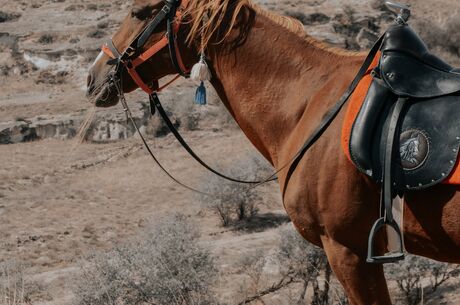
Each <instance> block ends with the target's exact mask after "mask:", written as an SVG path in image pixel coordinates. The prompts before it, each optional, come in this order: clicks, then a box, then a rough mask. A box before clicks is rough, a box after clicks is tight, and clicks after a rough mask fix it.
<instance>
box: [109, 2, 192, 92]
mask: <svg viewBox="0 0 460 305" xmlns="http://www.w3.org/2000/svg"><path fill="white" fill-rule="evenodd" d="M188 2H189V0H182V1H181V0H166V1H165V5H164V6H163V8H162V9H161V11H160V12H159V13H158V14H157V15H156V16H155V17H153V19H152V20H151V21H150V22H149V24H148V25H147V27H146V28H145V29H144V30H143V31H142V32H141V33H139V35H138V36H137V37H136V38H135V39H134V40H133V42H131V44H130V45H129V46H128V47H127V48H126V50H125V51H124V52H123V53H120V52H119V51H118V49H117V47H116V46H115V45H114V43H113V41H112V40H111V39H110V40H109V41H107V42H106V43H105V44H104V45H103V46H102V52H104V53H105V54H107V56H109V57H110V58H112V60H110V61H109V62H108V64H111V65H116V70H115V73H116V74H119V73H121V68H122V67H124V68H126V71H127V72H128V73H129V75H130V76H131V78H132V79H133V81H134V82H135V83H136V84H137V85H138V86H139V88H141V89H142V90H144V91H145V92H146V93H147V94H149V95H151V94H152V93H154V92H159V91H161V90H162V89H163V88H165V87H166V86H168V85H169V84H171V83H172V82H173V81H175V80H176V79H178V78H179V77H180V76H184V77H188V74H189V72H190V69H188V68H187V67H185V65H184V62H183V61H182V57H181V54H180V51H179V48H178V45H177V40H176V35H177V33H178V31H179V28H180V26H181V22H182V19H183V16H184V10H185V8H186V7H187V5H188ZM164 19H166V22H167V31H166V33H165V35H164V36H163V37H162V38H161V39H160V40H159V41H157V42H156V43H154V44H153V45H152V46H151V47H149V48H148V49H147V50H145V51H143V52H140V51H139V50H140V49H141V48H142V47H143V46H144V45H145V44H146V42H147V40H148V39H149V38H150V36H151V35H152V33H153V32H154V30H155V28H156V27H157V26H158V25H159V24H160V22H161V21H163V20H164ZM167 46H168V47H169V53H170V56H171V61H172V63H173V65H174V66H175V68H176V70H177V71H178V74H177V75H176V76H175V77H174V78H173V79H172V80H171V81H169V82H168V83H166V84H165V85H164V86H162V87H160V88H158V80H154V81H153V82H152V83H151V84H150V85H149V84H147V83H146V82H145V81H144V80H143V79H142V77H141V76H140V75H139V73H138V72H137V70H136V68H137V67H139V66H140V65H142V64H143V63H145V62H146V61H148V60H149V59H150V58H152V57H153V56H154V55H155V54H157V53H158V52H159V51H161V50H162V49H164V48H165V47H167ZM118 77H121V76H120V75H118Z"/></svg>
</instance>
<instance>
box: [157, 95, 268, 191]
mask: <svg viewBox="0 0 460 305" xmlns="http://www.w3.org/2000/svg"><path fill="white" fill-rule="evenodd" d="M150 103H151V104H153V105H154V106H155V108H156V109H157V110H158V113H159V114H160V116H161V117H162V119H163V120H164V122H165V123H166V125H167V126H168V128H169V130H170V131H171V132H172V133H173V135H174V136H175V137H176V139H177V140H178V141H179V143H180V144H181V145H182V147H183V148H184V149H185V150H186V151H187V152H188V153H189V154H190V156H192V157H193V158H194V159H195V160H196V161H197V162H198V163H200V164H201V165H202V166H203V167H205V168H206V169H207V170H209V171H210V172H212V173H214V174H216V175H217V176H219V177H221V178H224V179H226V180H229V181H233V182H237V183H244V184H260V183H262V182H269V181H274V180H276V177H272V178H271V179H267V180H262V181H247V180H241V179H236V178H232V177H229V176H227V175H224V174H222V173H220V172H218V171H217V170H215V169H213V168H212V167H210V166H209V165H208V164H206V163H205V162H204V161H203V160H202V159H201V158H200V157H198V155H197V154H196V153H195V152H194V151H193V150H192V148H191V147H190V146H189V145H188V144H187V142H185V140H184V138H183V137H182V136H181V135H180V133H179V131H178V130H177V129H176V127H175V126H174V124H173V123H172V122H171V120H170V119H169V117H168V114H167V113H166V111H165V110H164V108H163V106H162V105H161V102H160V99H159V98H158V95H157V94H156V93H153V94H151V95H150Z"/></svg>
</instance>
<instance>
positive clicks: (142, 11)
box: [131, 5, 153, 20]
mask: <svg viewBox="0 0 460 305" xmlns="http://www.w3.org/2000/svg"><path fill="white" fill-rule="evenodd" d="M152 11H153V7H152V6H149V5H147V6H143V7H135V8H133V9H132V11H131V16H132V17H134V18H137V19H139V20H145V19H147V18H149V17H150V16H151V15H152Z"/></svg>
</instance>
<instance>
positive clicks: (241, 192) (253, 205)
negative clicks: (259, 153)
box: [199, 156, 270, 227]
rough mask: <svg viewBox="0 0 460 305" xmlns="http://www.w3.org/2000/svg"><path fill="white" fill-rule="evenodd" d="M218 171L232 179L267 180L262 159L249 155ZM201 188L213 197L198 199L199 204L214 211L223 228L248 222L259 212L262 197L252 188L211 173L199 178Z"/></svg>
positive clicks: (265, 164)
mask: <svg viewBox="0 0 460 305" xmlns="http://www.w3.org/2000/svg"><path fill="white" fill-rule="evenodd" d="M221 172H223V173H225V174H226V175H228V176H231V177H234V178H238V179H242V180H247V181H253V180H255V179H258V178H261V177H262V178H266V176H267V175H268V174H269V173H270V170H269V167H268V165H267V163H266V162H265V161H264V160H262V158H261V157H256V156H252V157H247V158H243V159H242V161H237V162H234V163H233V164H231V165H230V166H228V167H226V168H225V169H223V170H221ZM202 188H203V189H204V190H205V191H206V192H207V193H210V194H215V195H216V196H200V198H199V201H201V202H202V203H203V204H204V205H205V206H206V207H210V208H211V209H212V210H214V211H215V213H216V214H217V215H218V216H219V219H220V221H221V223H222V225H223V226H224V227H226V226H228V225H230V224H237V223H238V222H241V221H251V219H253V217H254V216H256V215H257V213H258V212H259V207H258V206H259V205H260V204H261V203H262V196H261V195H260V193H259V190H258V189H254V188H251V185H248V184H241V183H235V182H231V181H227V180H224V179H222V178H220V177H218V176H216V175H214V174H212V173H210V174H208V175H207V176H206V177H204V178H203V179H202Z"/></svg>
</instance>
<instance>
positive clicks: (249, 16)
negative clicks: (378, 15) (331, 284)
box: [88, 0, 460, 305]
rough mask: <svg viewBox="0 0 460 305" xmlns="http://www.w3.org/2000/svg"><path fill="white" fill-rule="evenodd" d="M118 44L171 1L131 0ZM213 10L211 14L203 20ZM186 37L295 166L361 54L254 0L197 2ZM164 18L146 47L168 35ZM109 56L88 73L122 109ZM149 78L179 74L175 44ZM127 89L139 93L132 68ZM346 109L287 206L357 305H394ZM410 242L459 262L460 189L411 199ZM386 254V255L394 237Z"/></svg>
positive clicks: (99, 101)
mask: <svg viewBox="0 0 460 305" xmlns="http://www.w3.org/2000/svg"><path fill="white" fill-rule="evenodd" d="M133 2H134V3H133V7H132V11H131V12H130V13H129V14H128V16H127V17H126V19H125V20H124V21H123V23H122V25H121V27H120V29H119V30H118V32H117V33H116V34H115V36H114V38H113V41H114V44H115V46H116V47H117V48H118V49H119V50H124V49H125V48H126V47H127V46H128V44H129V43H130V41H131V40H132V39H134V37H135V36H136V35H137V34H138V33H139V32H140V31H141V30H142V29H143V28H144V27H145V26H146V24H147V23H148V20H149V19H150V18H151V16H153V15H155V14H156V13H158V11H159V10H160V9H161V7H162V6H163V3H162V2H161V0H134V1H133ZM204 15H207V18H204ZM184 18H185V19H184V20H185V22H184V24H183V25H182V26H181V27H180V30H179V32H178V33H177V40H178V48H179V49H180V52H181V54H182V59H183V61H184V64H185V65H186V66H188V67H191V66H192V65H193V64H194V63H195V62H196V61H197V59H198V53H199V49H200V48H201V46H203V42H204V45H206V52H207V55H208V63H209V66H210V68H211V72H212V75H213V77H212V80H211V83H212V85H213V87H214V88H215V89H216V91H217V92H218V94H219V96H220V98H221V100H222V101H223V103H224V104H225V106H226V107H227V108H228V110H229V111H230V113H231V114H232V116H233V117H234V118H235V120H236V122H237V123H238V124H239V126H240V127H241V129H242V130H243V132H244V133H245V134H246V136H247V137H248V138H249V140H250V141H251V142H252V143H253V144H254V145H255V147H256V148H257V149H258V150H259V151H260V153H261V154H262V155H263V156H264V157H265V158H267V160H269V161H270V162H271V163H272V164H273V166H274V167H275V168H277V167H280V166H282V165H284V164H285V163H287V162H288V161H289V160H290V159H291V158H292V156H293V155H294V154H295V153H296V152H297V150H298V149H299V147H301V146H302V144H303V143H304V141H305V139H306V138H307V137H308V136H309V135H310V134H311V133H312V131H313V130H314V129H315V127H316V126H317V125H318V124H319V122H320V121H321V119H322V117H323V116H324V114H325V113H326V112H327V110H328V109H329V108H330V107H331V106H332V105H334V103H335V102H336V100H337V99H338V98H339V97H340V96H341V94H342V93H343V91H345V89H346V88H347V86H348V85H349V83H350V82H351V80H352V79H353V77H354V76H355V73H356V72H357V70H358V68H359V66H360V65H361V63H362V62H363V60H364V56H363V54H356V53H351V52H347V51H343V50H339V49H334V48H330V47H327V46H325V45H323V44H322V43H320V42H318V41H316V40H314V39H312V38H310V37H308V36H307V35H306V34H305V33H304V31H303V28H302V26H301V25H300V24H299V23H297V22H296V21H294V20H292V19H289V18H285V17H281V16H278V15H275V14H273V13H270V12H267V11H265V10H263V9H261V8H259V7H257V6H256V5H254V4H252V3H250V2H249V0H246V1H245V0H191V1H190V3H189V5H188V6H187V9H186V14H185V17H184ZM165 31H166V25H165V24H164V22H163V23H162V24H160V27H159V28H157V30H156V31H155V32H154V33H153V34H152V35H151V36H150V38H149V40H148V42H147V44H146V45H145V46H144V48H147V47H148V46H149V45H152V44H154V43H155V42H156V41H158V40H160V39H161V38H162V36H163V35H164V33H165ZM108 60H109V57H108V56H106V55H104V54H102V53H101V55H100V56H99V57H98V59H97V60H96V62H95V63H94V65H93V67H92V68H91V71H90V76H89V77H88V82H89V86H88V94H89V95H90V96H92V97H93V98H92V100H93V101H95V103H96V105H97V106H112V105H115V104H117V102H118V97H117V94H116V90H115V88H113V84H112V83H110V82H109V81H108V79H109V77H108V75H110V71H111V69H112V68H111V66H109V65H107V61H108ZM138 72H139V74H140V75H141V77H142V78H143V79H144V80H145V81H146V82H147V81H153V80H157V79H160V78H162V77H164V76H166V75H169V74H174V73H175V70H174V67H173V65H172V64H171V59H170V56H169V53H168V50H167V48H165V49H162V50H161V51H160V52H158V53H157V54H156V55H155V56H153V57H152V58H151V59H150V60H149V61H148V62H146V63H144V64H143V65H141V66H140V67H139V68H138ZM122 77H123V88H122V89H123V91H124V92H130V91H132V90H134V89H136V88H137V86H136V84H135V82H134V81H133V80H132V79H131V78H130V77H129V76H128V74H127V73H123V75H122ZM343 117H344V111H342V112H341V113H340V114H339V116H338V117H337V118H336V119H335V121H334V122H333V123H332V124H331V126H330V127H329V129H328V130H327V131H326V132H325V133H324V134H323V135H322V137H321V138H320V139H319V140H318V141H317V143H316V144H315V145H314V146H313V147H312V148H311V149H310V150H309V151H308V152H307V153H306V154H305V156H304V157H303V159H302V161H301V162H300V164H299V165H298V167H297V169H296V171H295V172H294V173H293V175H292V177H291V178H290V181H289V183H288V185H287V188H286V189H283V185H284V182H285V178H286V171H283V172H281V173H280V174H279V182H280V185H281V188H282V189H281V192H282V194H283V203H284V207H285V209H286V211H287V213H288V214H289V216H290V218H291V220H292V222H293V223H294V225H295V227H296V228H297V229H298V231H299V232H300V234H302V236H303V237H304V238H305V239H307V240H308V241H310V242H311V243H313V244H315V245H318V246H320V247H322V248H323V249H324V250H325V252H326V254H327V257H328V259H329V262H330V265H331V266H332V269H333V271H334V272H335V274H336V275H337V277H338V279H339V280H340V282H341V283H342V285H343V286H344V288H345V290H346V293H347V296H348V298H349V300H350V302H351V303H352V304H363V305H364V304H365V305H369V304H391V300H390V296H389V293H388V289H387V285H386V281H385V277H384V273H383V268H382V266H381V265H374V264H368V263H366V251H367V238H368V234H369V231H370V229H371V226H372V224H373V222H374V221H375V220H376V219H377V218H378V216H379V188H378V187H377V185H376V184H374V183H373V182H372V181H370V180H369V179H368V178H366V177H365V176H364V175H363V174H361V173H360V172H358V170H357V169H356V168H355V167H354V166H353V165H352V164H351V163H350V162H349V161H348V160H347V158H346V157H345V155H344V153H343V152H342V150H341V147H340V134H341V127H342V122H343ZM404 220H405V224H404V232H405V247H406V250H407V251H408V252H410V253H413V254H417V255H423V256H426V257H430V258H433V259H436V260H440V261H446V262H454V263H459V262H460V192H458V188H457V187H455V186H449V185H438V186H435V187H432V188H430V189H427V190H424V191H417V192H415V191H414V192H408V193H407V194H406V196H405V218H404ZM383 235H384V234H382V236H381V238H380V239H379V245H378V246H379V248H380V249H381V250H383V249H384V248H385V236H383Z"/></svg>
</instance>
